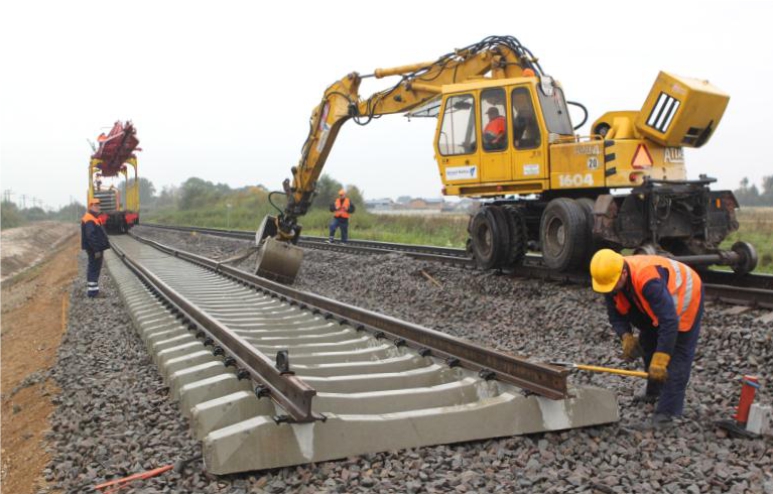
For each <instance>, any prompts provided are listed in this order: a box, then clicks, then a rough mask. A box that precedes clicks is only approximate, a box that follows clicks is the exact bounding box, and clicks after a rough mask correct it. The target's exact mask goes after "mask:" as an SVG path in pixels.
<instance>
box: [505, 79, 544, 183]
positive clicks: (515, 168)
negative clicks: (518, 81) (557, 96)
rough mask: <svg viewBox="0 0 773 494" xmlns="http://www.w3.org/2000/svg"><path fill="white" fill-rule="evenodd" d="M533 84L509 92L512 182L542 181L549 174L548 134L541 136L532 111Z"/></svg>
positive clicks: (539, 127)
mask: <svg viewBox="0 0 773 494" xmlns="http://www.w3.org/2000/svg"><path fill="white" fill-rule="evenodd" d="M533 88H534V86H531V85H527V84H523V85H518V86H515V87H514V88H513V89H512V91H511V92H510V101H511V118H512V122H511V124H512V125H511V126H512V129H513V132H512V135H513V145H512V149H513V152H512V158H511V166H512V176H513V180H514V181H518V182H525V181H541V180H545V179H547V177H548V157H547V147H546V145H545V144H544V141H546V140H547V139H546V137H547V136H543V135H542V131H541V125H540V120H539V117H538V114H537V112H536V111H535V108H536V105H535V102H534V99H533V97H532V96H533V91H532V89H533Z"/></svg>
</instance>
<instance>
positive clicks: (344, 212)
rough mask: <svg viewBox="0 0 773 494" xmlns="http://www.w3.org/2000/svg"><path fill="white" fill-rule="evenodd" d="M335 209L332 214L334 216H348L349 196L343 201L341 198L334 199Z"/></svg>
mask: <svg viewBox="0 0 773 494" xmlns="http://www.w3.org/2000/svg"><path fill="white" fill-rule="evenodd" d="M335 204H336V210H335V213H333V216H334V217H336V218H348V217H349V198H348V197H347V198H345V199H344V200H343V201H342V200H341V198H340V197H339V198H337V199H336V203H335Z"/></svg>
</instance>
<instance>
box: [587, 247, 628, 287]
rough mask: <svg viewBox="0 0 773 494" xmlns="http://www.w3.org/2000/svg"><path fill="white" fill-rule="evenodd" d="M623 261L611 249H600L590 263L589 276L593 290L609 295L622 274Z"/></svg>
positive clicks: (621, 257)
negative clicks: (591, 279)
mask: <svg viewBox="0 0 773 494" xmlns="http://www.w3.org/2000/svg"><path fill="white" fill-rule="evenodd" d="M623 266H625V260H623V256H621V255H620V254H618V253H617V252H615V251H614V250H611V249H601V250H600V251H598V252H596V254H595V255H594V256H593V259H591V261H590V275H591V278H593V290H595V291H597V292H599V293H609V292H611V291H612V290H614V289H615V285H617V282H618V280H619V279H620V275H621V274H623Z"/></svg>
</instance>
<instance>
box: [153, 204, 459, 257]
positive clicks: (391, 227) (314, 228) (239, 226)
mask: <svg viewBox="0 0 773 494" xmlns="http://www.w3.org/2000/svg"><path fill="white" fill-rule="evenodd" d="M266 214H276V211H272V210H271V209H270V208H265V207H263V208H256V209H251V208H247V207H234V208H232V209H231V211H230V216H229V212H228V208H227V207H226V206H225V204H218V205H214V206H213V207H211V208H206V209H193V210H187V211H179V210H173V209H165V210H159V211H150V212H147V213H143V215H142V217H143V220H144V221H147V222H149V223H161V224H169V225H184V226H200V227H209V228H230V229H232V230H255V229H257V228H258V226H259V225H260V222H261V221H262V220H263V217H264V216H265V215H266ZM331 219H332V214H331V213H330V212H329V211H325V210H322V209H312V210H311V211H310V212H309V213H308V214H307V215H305V216H303V217H302V218H301V219H300V221H299V223H300V224H301V225H303V234H304V235H311V236H327V234H328V225H329V224H330V221H331ZM349 236H350V237H351V238H352V239H360V240H376V241H381V242H399V243H406V244H425V245H439V246H443V247H459V248H462V247H464V244H465V242H466V240H467V217H466V216H464V215H442V216H440V215H431V216H403V215H377V214H372V213H368V212H367V211H360V210H357V212H356V213H354V214H353V215H352V217H351V219H350V220H349Z"/></svg>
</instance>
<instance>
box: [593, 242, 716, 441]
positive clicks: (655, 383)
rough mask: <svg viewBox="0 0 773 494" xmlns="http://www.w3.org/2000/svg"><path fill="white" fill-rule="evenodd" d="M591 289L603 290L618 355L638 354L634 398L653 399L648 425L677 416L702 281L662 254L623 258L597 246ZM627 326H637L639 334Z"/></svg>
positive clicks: (695, 339)
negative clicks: (639, 382) (639, 381)
mask: <svg viewBox="0 0 773 494" xmlns="http://www.w3.org/2000/svg"><path fill="white" fill-rule="evenodd" d="M590 272H591V277H592V278H593V289H594V290H595V291H596V292H599V293H604V294H605V295H606V296H605V299H606V304H607V313H608V315H609V321H610V323H611V324H612V327H613V328H614V330H615V332H616V333H617V335H618V336H619V337H620V339H621V341H622V345H623V357H624V358H626V359H628V360H634V359H635V358H637V357H638V356H641V357H642V358H643V360H644V368H645V369H646V370H647V373H648V374H649V379H648V381H647V388H646V391H645V393H644V394H643V395H640V396H637V397H636V398H635V401H638V402H642V401H643V402H645V403H655V402H657V406H656V408H655V414H654V415H653V417H652V424H651V425H652V426H654V427H661V426H664V425H667V424H669V423H671V422H672V421H673V419H674V417H678V416H680V415H682V411H683V410H684V398H685V391H686V389H687V383H688V381H689V380H690V370H691V367H692V362H693V359H694V358H695V349H696V347H697V345H698V335H699V334H700V326H701V318H702V316H703V284H702V283H701V279H700V277H699V276H698V273H696V272H695V271H693V270H692V269H691V268H690V267H689V266H687V265H685V264H682V263H680V262H677V261H675V260H673V259H669V258H666V257H661V256H628V257H623V256H622V255H620V254H618V253H617V252H615V251H613V250H610V249H602V250H600V251H598V252H596V254H595V255H594V256H593V259H592V260H591V264H590ZM631 326H634V327H636V328H638V329H639V336H638V338H637V337H636V336H634V334H633V333H632V331H631Z"/></svg>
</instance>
